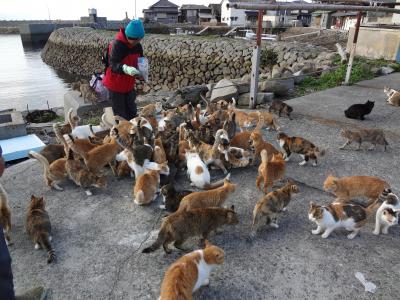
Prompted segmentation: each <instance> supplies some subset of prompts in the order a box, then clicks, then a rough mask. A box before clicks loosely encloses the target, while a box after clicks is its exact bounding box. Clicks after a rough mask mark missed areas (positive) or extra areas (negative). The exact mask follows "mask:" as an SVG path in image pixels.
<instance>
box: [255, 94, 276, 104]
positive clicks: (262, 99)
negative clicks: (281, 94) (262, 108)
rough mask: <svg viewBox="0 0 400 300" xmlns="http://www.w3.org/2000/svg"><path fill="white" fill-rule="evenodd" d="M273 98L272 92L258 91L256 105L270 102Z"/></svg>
mask: <svg viewBox="0 0 400 300" xmlns="http://www.w3.org/2000/svg"><path fill="white" fill-rule="evenodd" d="M273 99H274V93H258V94H257V102H256V104H257V105H260V104H265V103H268V102H271V101H272V100H273Z"/></svg>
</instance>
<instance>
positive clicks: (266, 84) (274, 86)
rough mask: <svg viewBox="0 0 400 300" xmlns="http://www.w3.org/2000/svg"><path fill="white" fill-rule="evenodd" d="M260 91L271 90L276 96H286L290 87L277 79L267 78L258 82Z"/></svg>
mask: <svg viewBox="0 0 400 300" xmlns="http://www.w3.org/2000/svg"><path fill="white" fill-rule="evenodd" d="M258 90H259V92H270V93H274V95H276V96H286V95H287V94H288V92H289V88H288V87H287V86H286V85H285V84H283V83H281V82H279V81H276V80H266V81H262V82H260V83H259V84H258Z"/></svg>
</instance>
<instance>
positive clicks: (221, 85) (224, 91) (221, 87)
mask: <svg viewBox="0 0 400 300" xmlns="http://www.w3.org/2000/svg"><path fill="white" fill-rule="evenodd" d="M238 95H239V93H238V88H237V86H236V84H234V83H233V82H232V81H230V80H228V79H222V80H220V81H219V82H218V83H217V84H216V85H215V87H214V88H213V90H212V92H211V102H213V101H218V100H222V99H231V98H232V97H235V98H237V97H238Z"/></svg>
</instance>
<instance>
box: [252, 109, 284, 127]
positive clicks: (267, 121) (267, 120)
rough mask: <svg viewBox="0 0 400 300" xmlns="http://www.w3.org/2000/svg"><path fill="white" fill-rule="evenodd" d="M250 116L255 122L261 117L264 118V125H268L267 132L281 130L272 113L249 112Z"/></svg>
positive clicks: (261, 111)
mask: <svg viewBox="0 0 400 300" xmlns="http://www.w3.org/2000/svg"><path fill="white" fill-rule="evenodd" d="M249 116H250V117H252V118H254V119H255V120H258V119H259V118H260V116H262V118H263V119H264V125H266V128H267V130H269V129H270V128H272V129H274V130H280V127H279V124H278V121H277V120H276V117H275V116H274V115H273V114H271V113H270V112H267V111H263V110H259V111H253V112H249Z"/></svg>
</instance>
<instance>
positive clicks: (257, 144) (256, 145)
mask: <svg viewBox="0 0 400 300" xmlns="http://www.w3.org/2000/svg"><path fill="white" fill-rule="evenodd" d="M249 143H250V147H251V149H252V150H253V151H254V160H253V165H255V164H256V161H257V160H259V159H260V158H261V156H260V154H261V151H262V150H263V149H265V150H267V153H268V160H271V158H272V155H273V154H279V153H280V152H279V151H278V150H277V149H276V148H275V147H274V146H272V145H271V144H270V143H268V142H266V141H264V139H263V137H262V134H261V132H260V131H253V132H252V133H251V135H250V138H249Z"/></svg>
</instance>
